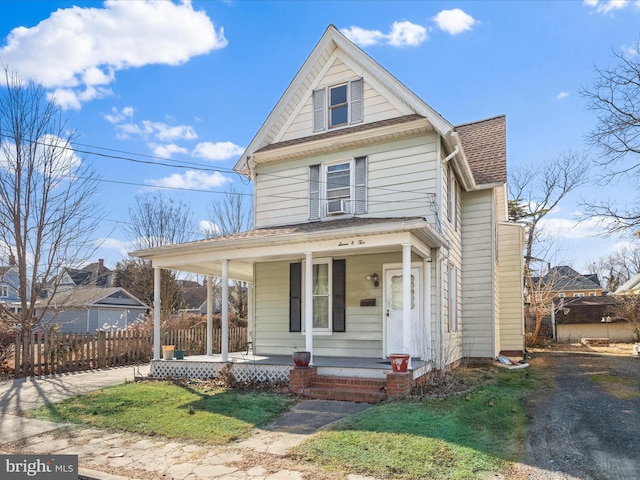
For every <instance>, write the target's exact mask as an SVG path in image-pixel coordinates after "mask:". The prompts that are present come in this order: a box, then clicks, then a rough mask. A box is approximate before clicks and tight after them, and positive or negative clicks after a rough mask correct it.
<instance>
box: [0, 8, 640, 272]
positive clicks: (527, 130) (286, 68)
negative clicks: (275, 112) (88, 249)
mask: <svg viewBox="0 0 640 480" xmlns="http://www.w3.org/2000/svg"><path fill="white" fill-rule="evenodd" d="M74 5H75V6H74ZM330 24H333V25H335V26H336V27H337V28H338V29H340V30H341V31H342V32H343V33H344V34H345V35H346V36H347V37H348V38H350V39H351V40H352V41H354V42H355V43H356V44H357V45H359V46H360V47H361V48H362V49H363V50H364V51H365V52H366V53H367V54H369V55H370V56H371V57H372V58H373V59H374V60H376V61H377V62H378V63H380V64H381V65H382V66H383V67H384V68H386V69H387V70H388V71H389V72H391V73H392V74H393V75H394V76H395V77H396V78H398V79H399V80H400V81H401V82H402V83H404V84H405V85H406V86H407V87H408V88H410V89H411V90H412V91H413V92H414V93H416V94H417V95H418V96H419V97H421V98H422V99H423V100H424V101H425V102H426V103H428V104H429V105H430V106H431V107H433V108H434V109H435V110H436V111H438V112H439V113H440V114H441V115H442V116H443V117H444V118H446V119H447V120H448V121H449V122H450V123H452V124H454V125H457V124H461V123H466V122H471V121H476V120H481V119H484V118H489V117H493V116H496V115H501V114H505V115H506V118H507V168H508V169H512V168H513V169H515V168H518V167H519V166H522V165H536V164H541V163H544V162H546V161H548V160H553V159H554V158H557V157H558V156H560V155H562V154H563V153H565V152H580V153H583V152H584V154H585V155H589V156H590V157H595V156H597V152H595V151H591V150H589V148H588V145H587V144H586V142H585V137H586V135H587V134H588V133H589V131H590V130H591V129H593V128H594V126H595V122H596V118H595V116H594V113H593V112H590V111H588V110H587V108H586V99H585V98H584V96H583V95H581V93H580V91H581V89H583V88H588V87H589V86H590V85H592V84H593V83H594V81H595V80H596V78H597V77H596V71H595V67H601V68H602V67H607V66H609V65H611V64H612V62H614V57H613V54H612V51H616V52H625V53H628V54H633V53H634V52H631V51H630V49H631V47H632V45H633V43H634V42H635V41H637V40H638V39H639V38H640V1H638V0H633V1H631V0H630V1H625V0H586V1H581V0H564V1H563V0H553V1H544V0H538V1H526V0H522V1H509V0H499V1H455V0H447V1H382V0H379V1H364V0H360V1H349V0H344V1H321V0H316V1H293V0H292V1H266V0H264V1H257V0H255V1H244V0H228V1H196V0H193V1H191V2H188V1H184V2H172V1H155V2H151V1H143V0H135V1H134V0H127V1H113V0H111V1H104V2H91V1H78V2H75V4H74V3H73V2H67V1H44V0H41V1H12V0H3V1H2V2H1V3H0V64H2V65H4V66H7V67H8V68H9V69H10V70H11V71H16V72H18V73H19V74H20V75H21V76H22V77H23V78H25V79H28V80H33V81H35V82H37V83H39V84H41V85H43V86H44V87H45V89H46V91H47V92H48V95H51V98H55V99H56V101H57V102H58V104H59V105H60V106H61V107H62V108H63V110H64V114H65V116H67V117H68V121H69V124H70V125H73V126H74V128H75V129H76V134H77V136H78V138H77V140H76V145H74V147H75V148H77V149H78V150H82V151H83V152H86V153H85V154H84V155H83V160H82V161H83V162H88V164H89V165H90V166H91V167H93V168H94V169H95V170H96V172H97V173H98V174H99V175H100V178H101V180H100V182H99V186H100V188H99V191H97V192H96V200H97V201H98V203H100V204H101V205H103V207H104V209H105V212H104V220H103V221H102V222H101V225H100V227H99V229H98V231H96V232H95V238H96V243H95V245H96V247H97V250H96V252H95V254H94V256H95V258H91V259H89V261H97V258H103V259H104V260H105V264H106V265H107V267H109V268H115V265H116V263H117V262H118V261H120V260H123V259H125V258H127V252H129V251H131V250H133V246H132V244H131V243H130V242H129V240H128V238H127V235H126V234H125V231H126V224H127V222H128V221H129V208H130V207H132V206H134V205H135V201H136V200H135V199H136V196H137V195H141V194H147V193H150V194H153V193H154V192H162V194H163V195H164V196H165V197H169V198H173V199H175V200H179V201H182V202H185V203H187V204H189V206H190V207H191V209H192V211H193V213H194V219H195V220H196V222H197V223H198V224H199V225H201V226H202V227H204V226H205V225H206V224H207V222H208V221H209V214H208V212H209V211H210V207H211V205H212V203H213V202H214V201H216V199H218V200H219V199H220V198H221V196H222V195H223V194H224V192H228V191H229V190H230V189H234V190H235V191H237V192H241V193H246V194H250V193H251V189H252V185H251V184H250V183H247V181H246V179H244V177H240V176H238V175H237V174H235V173H234V172H233V171H232V168H233V166H234V165H235V163H236V161H237V159H238V158H239V156H240V155H241V154H242V152H243V150H244V148H245V147H246V146H247V145H248V144H249V142H250V141H251V139H252V138H253V136H254V135H255V133H256V132H257V131H258V129H259V128H260V126H261V125H262V122H263V121H264V120H265V119H266V118H267V116H268V115H269V113H270V111H271V109H272V108H273V107H274V106H275V105H276V103H277V101H278V100H279V98H280V96H281V95H282V94H283V93H284V91H285V89H286V88H287V86H288V85H289V83H290V82H291V80H292V79H293V77H294V76H295V74H296V73H297V71H298V69H299V68H300V67H301V66H302V64H303V63H304V61H305V60H306V58H307V56H308V55H309V54H310V53H311V51H312V49H313V48H314V46H315V45H316V43H317V42H318V40H319V39H320V38H321V36H322V35H323V33H324V32H325V30H326V28H327V26H328V25H330ZM635 53H636V54H637V52H635ZM597 179H598V172H597V171H594V172H593V174H592V183H591V184H589V185H587V186H585V187H583V188H581V189H579V190H578V191H576V192H574V193H573V194H572V195H571V196H569V197H568V198H567V199H566V200H565V201H563V202H562V203H561V204H560V205H559V207H558V208H557V209H556V210H555V211H553V212H552V213H551V214H549V215H548V218H547V220H546V221H545V229H546V232H547V233H548V234H549V235H551V236H553V238H554V241H555V245H556V246H557V251H556V254H555V256H554V259H555V263H562V264H570V265H573V266H574V268H576V269H577V270H578V271H582V272H586V271H587V266H588V265H589V263H592V262H593V261H595V260H597V259H599V258H601V257H603V256H606V255H608V254H609V253H611V252H613V251H615V249H618V248H621V246H624V245H628V243H629V242H630V239H629V238H617V237H616V238H612V237H601V236H594V235H597V234H598V233H599V232H600V231H601V228H600V227H599V226H598V225H597V224H596V223H594V222H584V223H580V224H578V223H577V222H576V215H577V214H579V212H580V211H581V207H580V203H581V201H582V199H585V198H588V199H594V198H603V199H604V198H605V197H606V198H609V197H612V198H615V199H627V198H628V199H629V200H632V199H633V197H634V196H635V194H634V193H633V192H634V189H633V188H631V187H630V186H629V185H621V184H616V185H610V186H609V187H600V186H599V187H596V186H595V181H596V180H597ZM197 235H201V232H199V231H195V232H194V236H197Z"/></svg>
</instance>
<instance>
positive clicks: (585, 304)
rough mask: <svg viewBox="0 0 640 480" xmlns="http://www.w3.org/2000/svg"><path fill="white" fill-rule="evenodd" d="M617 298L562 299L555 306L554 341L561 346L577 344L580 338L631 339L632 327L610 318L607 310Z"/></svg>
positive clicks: (619, 340) (633, 337) (615, 340)
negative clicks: (563, 344)
mask: <svg viewBox="0 0 640 480" xmlns="http://www.w3.org/2000/svg"><path fill="white" fill-rule="evenodd" d="M617 301H618V298H617V297H615V296H613V295H605V296H600V297H579V298H566V299H563V301H562V303H559V304H557V305H556V309H555V324H556V338H557V341H558V342H561V343H577V342H580V341H581V339H582V338H608V339H609V340H610V341H612V342H632V341H634V340H635V335H634V333H633V327H632V326H631V325H630V324H629V322H627V321H626V320H624V319H621V318H620V319H618V318H612V317H611V316H610V315H609V309H610V308H611V306H613V305H615V303H616V302H617Z"/></svg>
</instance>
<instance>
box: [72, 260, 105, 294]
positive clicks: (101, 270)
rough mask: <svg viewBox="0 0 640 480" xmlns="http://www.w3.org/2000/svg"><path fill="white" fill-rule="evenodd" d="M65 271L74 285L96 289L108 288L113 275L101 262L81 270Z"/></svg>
mask: <svg viewBox="0 0 640 480" xmlns="http://www.w3.org/2000/svg"><path fill="white" fill-rule="evenodd" d="M65 271H66V272H67V274H68V275H69V277H70V278H71V280H73V283H74V284H75V285H77V286H96V287H108V286H109V283H110V277H111V275H112V273H113V272H112V271H111V270H110V269H108V268H107V267H105V266H104V263H103V260H100V261H99V262H94V263H90V264H89V265H87V266H85V267H82V268H66V269H65Z"/></svg>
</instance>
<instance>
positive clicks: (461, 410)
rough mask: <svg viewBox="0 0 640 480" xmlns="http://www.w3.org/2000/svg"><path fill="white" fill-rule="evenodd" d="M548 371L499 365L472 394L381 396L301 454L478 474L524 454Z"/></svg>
mask: <svg viewBox="0 0 640 480" xmlns="http://www.w3.org/2000/svg"><path fill="white" fill-rule="evenodd" d="M545 378H546V376H545V375H543V374H542V372H540V373H537V372H534V370H533V369H531V368H530V369H526V370H513V371H506V370H502V369H500V370H499V371H497V372H493V373H492V374H490V375H489V376H488V377H487V378H485V379H484V380H485V382H486V386H485V387H483V388H480V389H477V390H475V391H473V392H472V393H469V394H465V395H461V396H456V397H450V398H446V399H438V400H425V401H415V402H393V403H385V404H381V405H378V406H375V407H373V408H372V409H369V410H367V411H365V412H363V413H361V414H359V415H357V416H353V417H351V418H349V419H347V420H346V421H343V422H341V423H340V424H338V426H337V427H335V428H334V429H333V430H330V431H326V432H323V433H321V434H319V435H316V436H314V437H313V438H312V439H310V440H309V441H308V442H306V443H305V444H303V445H302V446H301V448H300V449H298V451H297V452H296V454H295V455H294V456H295V457H296V458H297V459H298V460H301V461H308V462H312V463H315V464H318V465H323V466H325V467H326V468H329V469H333V470H338V471H349V472H354V473H360V474H363V475H371V476H374V477H377V478H394V479H438V480H440V479H442V480H448V479H451V480H454V479H455V480H463V479H477V478H479V476H481V475H482V474H483V473H489V472H497V471H500V470H501V469H503V468H504V467H506V465H507V464H508V462H509V461H511V460H518V459H519V458H520V457H521V455H522V454H523V451H524V439H525V434H526V429H527V427H528V416H527V413H526V411H525V408H524V406H523V403H524V400H525V398H526V396H527V395H528V394H529V393H530V392H531V390H532V389H534V388H536V387H537V386H539V385H540V384H541V382H544V381H545Z"/></svg>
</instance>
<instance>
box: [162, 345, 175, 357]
mask: <svg viewBox="0 0 640 480" xmlns="http://www.w3.org/2000/svg"><path fill="white" fill-rule="evenodd" d="M175 348H176V347H175V345H162V359H163V360H171V359H173V352H174V351H175Z"/></svg>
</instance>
